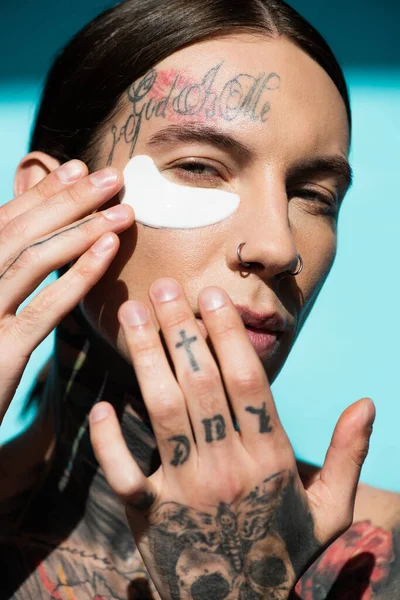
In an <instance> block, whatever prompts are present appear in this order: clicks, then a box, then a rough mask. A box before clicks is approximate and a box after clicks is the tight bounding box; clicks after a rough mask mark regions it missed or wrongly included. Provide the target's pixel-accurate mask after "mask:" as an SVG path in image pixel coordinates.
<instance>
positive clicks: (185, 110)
mask: <svg viewBox="0 0 400 600" xmlns="http://www.w3.org/2000/svg"><path fill="white" fill-rule="evenodd" d="M222 67H223V63H222V62H220V63H218V64H217V65H216V66H214V67H212V68H211V69H209V70H208V71H207V72H206V74H205V75H204V76H202V77H200V78H199V79H196V77H194V76H193V75H190V74H188V72H187V71H185V70H176V69H167V70H161V71H158V70H156V69H151V70H150V71H149V72H148V73H146V74H145V75H144V76H143V77H142V78H140V79H139V80H138V81H135V82H134V83H133V84H132V85H131V86H130V88H129V89H128V91H127V99H128V103H129V106H130V111H129V114H128V117H127V119H126V121H125V122H124V123H123V124H122V125H121V126H120V127H118V126H117V125H116V124H113V125H112V128H111V134H112V142H111V149H110V153H109V156H108V161H107V164H108V165H111V164H112V161H113V157H114V151H115V148H116V147H117V145H118V144H120V143H121V142H122V143H125V144H127V145H128V146H129V157H130V158H132V156H133V154H134V151H135V147H136V143H137V140H138V137H139V134H140V129H141V125H142V122H143V120H146V121H150V120H151V119H155V118H161V119H168V120H169V121H171V122H172V123H174V122H176V123H181V122H182V118H184V117H190V121H191V122H192V123H193V122H194V123H196V124H207V123H210V122H212V121H213V120H216V119H218V118H219V119H221V118H222V119H224V120H225V121H234V120H235V119H236V118H238V117H239V118H248V119H250V120H251V121H253V122H259V123H262V124H263V123H265V122H266V121H267V120H268V116H269V113H270V111H271V100H272V98H274V96H275V95H276V93H277V91H278V90H279V88H280V85H281V78H280V77H279V75H278V74H277V73H274V72H270V73H267V72H261V73H259V74H258V75H257V76H254V75H250V74H249V73H237V74H236V75H235V76H234V77H232V78H230V79H228V80H227V79H226V77H224V76H223V72H222V71H223V69H222Z"/></svg>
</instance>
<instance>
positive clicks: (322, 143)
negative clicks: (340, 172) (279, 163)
mask: <svg viewBox="0 0 400 600" xmlns="http://www.w3.org/2000/svg"><path fill="white" fill-rule="evenodd" d="M155 70H156V82H155V84H154V86H153V88H152V91H151V95H152V96H153V97H154V98H155V101H156V100H157V96H158V97H159V98H160V99H162V98H165V95H166V93H168V92H170V91H171V87H172V86H173V85H174V86H175V87H174V89H173V90H172V93H171V96H173V97H174V100H175V107H176V108H177V110H176V111H168V114H165V116H166V117H167V118H169V120H177V118H178V117H181V119H180V120H186V121H187V120H189V119H190V120H191V121H192V122H193V121H197V122H202V121H205V120H206V118H207V120H211V121H214V122H215V123H216V124H217V125H218V127H220V128H221V127H222V128H223V129H225V130H227V131H228V132H231V133H232V132H235V133H238V132H239V133H240V131H242V132H243V134H244V135H246V134H251V136H252V138H253V140H254V142H255V143H257V142H265V141H266V139H265V135H266V134H268V139H269V142H270V143H271V144H276V143H279V144H280V146H281V147H282V146H285V144H284V141H285V140H287V141H288V142H290V144H289V145H290V146H292V147H293V146H296V145H298V144H300V145H301V147H302V149H303V150H304V152H305V153H306V154H308V153H311V154H315V152H322V153H330V152H340V153H341V154H344V155H346V154H347V150H348V145H349V132H348V121H347V113H346V108H345V104H344V101H343V99H342V97H341V95H340V93H339V91H338V89H337V88H336V86H335V84H334V83H333V81H332V80H331V78H330V77H329V75H328V74H327V73H326V72H325V71H324V69H322V67H320V66H319V65H318V64H317V63H316V62H315V61H314V60H313V59H312V58H311V57H309V56H308V55H307V54H306V53H305V52H303V51H302V50H301V49H300V48H298V47H297V46H296V45H295V44H293V43H292V42H291V41H289V40H288V39H287V38H284V37H279V38H269V37H267V36H265V37H262V36H250V35H245V34H239V35H234V36H233V35H232V36H229V37H226V38H223V39H216V40H208V41H204V42H201V43H197V44H194V45H192V46H189V47H187V48H184V49H182V50H179V51H178V52H175V53H174V54H172V55H170V56H169V57H168V58H166V59H165V60H163V61H161V62H160V63H158V65H156V68H155ZM206 92H207V93H208V97H207V98H206V102H203V106H201V108H202V110H195V109H194V107H196V108H197V109H199V107H200V105H201V103H202V101H204V98H205V96H207V94H206ZM200 96H202V98H200ZM212 109H213V110H212ZM157 121H158V119H157ZM154 125H156V123H155V122H154ZM154 125H153V126H154ZM159 125H160V124H159V123H158V127H159ZM156 126H157V125H156ZM282 150H284V148H283V147H282Z"/></svg>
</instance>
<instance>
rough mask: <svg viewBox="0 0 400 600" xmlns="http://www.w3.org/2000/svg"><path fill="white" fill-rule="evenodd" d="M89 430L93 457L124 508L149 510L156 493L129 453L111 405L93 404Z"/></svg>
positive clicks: (103, 403)
mask: <svg viewBox="0 0 400 600" xmlns="http://www.w3.org/2000/svg"><path fill="white" fill-rule="evenodd" d="M89 426H90V439H91V442H92V446H93V450H94V453H95V456H96V458H97V460H98V462H99V465H100V467H101V468H102V469H103V472H104V475H105V477H106V479H107V481H108V483H109V485H110V486H111V488H112V489H113V490H114V492H115V493H116V494H117V495H118V496H119V497H120V498H121V500H122V501H123V503H124V504H125V505H126V506H127V508H130V509H132V508H133V509H135V510H138V511H141V512H146V511H147V510H149V509H150V508H151V506H152V505H153V504H154V502H155V500H156V496H157V492H156V489H155V487H154V486H153V485H152V483H151V482H150V481H149V480H148V479H147V478H146V477H145V476H144V474H143V473H142V471H141V470H140V468H139V466H138V464H137V463H136V461H135V460H134V458H133V456H132V454H131V453H130V452H129V450H128V447H127V445H126V442H125V440H124V438H123V435H122V432H121V427H120V425H119V422H118V419H117V415H116V414H115V410H114V408H113V407H112V406H111V404H109V403H108V402H99V403H98V404H96V405H95V406H94V407H93V408H92V410H91V412H90V418H89Z"/></svg>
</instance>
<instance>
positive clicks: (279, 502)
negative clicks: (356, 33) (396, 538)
mask: <svg viewBox="0 0 400 600" xmlns="http://www.w3.org/2000/svg"><path fill="white" fill-rule="evenodd" d="M163 293H164V294H165V298H166V299H165V300H164V301H163V300H162V296H163ZM150 298H151V301H152V304H153V306H154V310H155V315H156V317H157V320H158V322H159V324H160V327H161V331H162V335H163V337H164V340H165V343H166V346H167V349H168V353H169V355H170V358H171V359H172V363H173V366H174V368H175V373H176V377H175V376H174V374H173V372H172V370H171V367H170V363H169V360H168V357H167V355H166V353H165V351H164V347H163V344H162V341H161V339H160V336H159V334H158V332H157V330H156V328H155V326H154V324H153V322H152V319H151V318H150V313H149V309H148V308H147V307H146V306H145V305H144V304H142V303H139V302H132V301H130V302H126V303H124V304H123V305H122V306H121V308H120V310H119V314H118V317H119V320H120V322H121V324H122V326H123V330H124V334H125V337H126V340H127V344H128V346H129V349H130V353H131V357H132V362H133V366H134V369H135V372H136V375H137V378H138V381H139V384H140V387H141V391H142V394H143V399H144V402H145V404H146V407H147V409H148V412H149V416H150V419H151V422H152V426H153V428H154V433H155V436H156V439H157V444H158V449H159V452H160V457H161V463H162V464H161V466H160V468H159V469H158V470H157V471H156V472H155V473H154V474H153V475H151V476H150V477H149V478H146V477H145V476H144V475H143V473H142V472H141V471H140V469H139V467H138V465H137V464H136V462H135V460H134V459H133V457H132V456H131V454H130V453H129V451H128V449H127V446H126V444H125V442H124V439H123V437H122V434H121V430H120V427H119V423H118V420H117V418H116V414H115V411H114V409H113V408H112V407H111V405H109V404H108V403H104V402H101V403H99V404H98V405H96V406H95V407H94V408H93V409H92V412H91V418H90V429H91V440H92V444H93V448H94V451H95V454H96V457H97V459H98V461H99V463H100V466H101V467H102V469H103V471H104V474H105V476H106V478H107V480H108V482H109V484H110V485H111V487H112V488H113V489H114V491H115V492H116V493H117V494H118V495H119V496H120V498H121V499H122V501H123V502H124V503H125V506H126V512H127V516H128V520H129V524H130V527H131V529H132V532H133V535H134V538H135V541H136V544H137V546H138V548H139V550H140V553H141V555H142V557H143V560H144V562H145V564H146V567H147V569H148V571H149V574H150V576H151V577H152V579H153V581H154V583H155V585H156V586H157V589H158V591H159V593H160V595H161V597H162V598H163V599H164V600H167V599H168V600H170V599H173V600H177V599H178V598H179V599H180V600H189V599H191V600H218V599H226V600H232V599H235V600H250V599H251V600H261V599H264V598H271V599H274V600H278V599H281V598H288V597H289V595H290V591H291V590H292V589H293V587H294V585H295V583H296V582H297V580H298V579H299V577H300V576H301V575H302V574H303V572H304V571H305V570H306V568H307V567H308V566H309V564H310V563H311V562H313V561H314V560H315V559H316V557H317V556H318V555H319V554H320V553H321V552H322V551H323V550H324V549H325V547H326V546H327V545H328V544H329V543H330V542H332V541H333V540H334V539H335V538H336V537H338V536H339V535H340V534H341V533H342V532H343V531H345V530H346V529H347V528H348V527H349V526H350V524H351V522H352V516H353V508H354V499H355V492H356V487H357V482H358V478H359V474H360V469H361V465H362V463H363V461H364V458H365V456H366V454H367V450H368V441H369V436H370V433H371V428H372V422H373V420H374V414H375V411H374V405H373V404H372V402H371V401H370V400H369V399H364V400H361V401H359V402H357V403H355V404H354V405H352V406H351V407H350V408H348V409H347V410H346V411H345V412H344V413H343V415H342V416H341V418H340V419H339V422H338V424H337V426H336V429H335V432H334V435H333V438H332V441H331V445H330V447H329V450H328V453H327V456H326V460H325V464H324V466H323V468H322V471H321V473H320V476H319V478H318V480H316V481H314V482H313V483H312V485H310V487H308V489H305V488H304V486H303V484H302V482H301V480H300V477H299V474H298V471H297V467H296V461H295V457H294V454H293V450H292V448H291V445H290V442H289V440H288V438H287V436H286V434H285V432H284V430H283V428H282V425H281V423H280V421H279V417H278V414H277V411H276V408H275V405H274V401H273V398H272V394H271V390H270V387H269V383H268V381H267V377H266V374H265V372H264V369H263V367H262V364H261V362H260V360H259V359H258V356H257V355H256V353H255V351H254V348H253V346H252V345H251V342H250V340H249V338H248V336H247V334H246V331H245V328H244V326H243V323H242V321H241V319H240V316H239V314H238V313H237V311H236V309H235V307H234V306H233V304H232V302H231V301H230V299H229V297H228V296H227V294H226V293H225V292H223V291H222V290H221V289H219V288H216V287H212V288H206V289H205V290H203V291H202V292H201V294H200V295H199V307H200V311H201V315H202V319H203V322H204V324H205V326H206V328H207V330H208V333H209V336H210V339H211V342H212V346H213V349H214V351H215V354H216V357H217V361H218V364H219V366H220V367H219V368H218V367H217V363H216V361H215V360H214V358H213V355H212V353H211V351H210V349H209V347H208V346H207V343H206V341H205V340H204V338H203V337H202V335H201V333H200V331H199V328H198V326H197V322H196V319H195V317H194V315H193V313H192V311H191V308H190V305H189V303H188V301H187V299H186V298H185V295H184V292H183V290H182V288H181V286H180V285H178V284H177V282H175V281H174V280H172V279H168V278H166V279H162V280H158V281H157V282H155V283H154V284H153V285H152V287H151V288H150ZM224 389H226V392H227V395H228V397H229V401H228V400H227V397H226V395H225V391H224ZM231 411H232V414H233V415H234V419H232V416H231ZM234 420H236V422H237V424H238V427H239V430H240V432H239V431H237V430H236V429H235V426H234Z"/></svg>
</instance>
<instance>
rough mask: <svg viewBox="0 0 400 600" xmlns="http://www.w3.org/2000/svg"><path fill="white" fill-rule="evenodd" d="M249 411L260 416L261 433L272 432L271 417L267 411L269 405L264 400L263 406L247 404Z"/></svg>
mask: <svg viewBox="0 0 400 600" xmlns="http://www.w3.org/2000/svg"><path fill="white" fill-rule="evenodd" d="M245 410H247V412H249V413H250V414H252V415H258V418H259V433H270V432H271V431H272V427H271V425H270V421H271V417H270V416H269V414H268V413H267V405H266V403H265V402H264V403H263V405H262V406H261V408H255V407H254V406H246V409H245Z"/></svg>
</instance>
